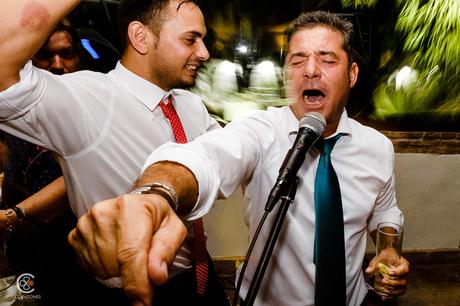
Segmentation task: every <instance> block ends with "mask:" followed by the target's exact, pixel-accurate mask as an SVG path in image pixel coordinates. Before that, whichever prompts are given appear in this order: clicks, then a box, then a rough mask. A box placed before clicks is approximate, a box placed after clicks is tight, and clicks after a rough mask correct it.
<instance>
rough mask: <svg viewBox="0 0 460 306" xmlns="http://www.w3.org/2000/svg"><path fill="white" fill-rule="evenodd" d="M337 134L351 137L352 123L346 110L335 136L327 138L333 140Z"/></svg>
mask: <svg viewBox="0 0 460 306" xmlns="http://www.w3.org/2000/svg"><path fill="white" fill-rule="evenodd" d="M337 134H342V135H349V136H351V128H350V122H349V120H348V114H347V111H346V110H345V109H344V110H343V112H342V115H341V116H340V120H339V125H338V126H337V130H335V132H334V134H332V135H331V136H329V137H327V138H332V137H334V136H335V135H337Z"/></svg>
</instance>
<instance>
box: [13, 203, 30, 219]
mask: <svg viewBox="0 0 460 306" xmlns="http://www.w3.org/2000/svg"><path fill="white" fill-rule="evenodd" d="M11 209H12V210H13V211H14V212H15V213H16V219H17V221H23V220H24V219H25V218H26V216H27V215H26V212H25V210H24V208H22V207H21V206H13V207H11Z"/></svg>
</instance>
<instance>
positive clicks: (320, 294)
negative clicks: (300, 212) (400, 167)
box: [314, 134, 346, 306]
mask: <svg viewBox="0 0 460 306" xmlns="http://www.w3.org/2000/svg"><path fill="white" fill-rule="evenodd" d="M341 136H342V134H338V135H337V136H335V137H333V138H330V139H325V140H324V141H323V143H322V145H323V147H322V152H321V156H320V159H319V163H318V169H317V171H316V179H315V215H316V222H315V249H314V263H315V264H316V277H315V306H341V305H346V280H345V243H344V233H343V211H342V197H341V195H340V186H339V181H338V179H337V174H336V173H335V171H334V168H333V167H332V163H331V151H332V148H333V147H334V145H335V143H336V141H337V140H338V139H339V138H340V137H341Z"/></svg>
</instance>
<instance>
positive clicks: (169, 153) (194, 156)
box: [142, 143, 219, 221]
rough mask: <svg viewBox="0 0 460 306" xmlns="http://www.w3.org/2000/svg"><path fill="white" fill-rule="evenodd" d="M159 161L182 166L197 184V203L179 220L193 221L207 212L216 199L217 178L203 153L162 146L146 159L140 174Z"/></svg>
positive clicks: (174, 145) (174, 144)
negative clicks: (193, 177)
mask: <svg viewBox="0 0 460 306" xmlns="http://www.w3.org/2000/svg"><path fill="white" fill-rule="evenodd" d="M159 161H172V162H176V163H179V164H182V165H183V166H185V167H187V168H188V169H189V170H190V171H191V172H192V173H193V175H194V176H195V178H196V180H197V182H198V199H197V203H196V205H195V206H194V208H193V209H192V211H191V212H189V213H188V214H186V215H183V216H181V218H182V219H183V220H184V221H193V220H196V219H199V218H201V217H202V216H204V215H205V214H206V213H207V212H209V210H210V209H211V207H212V205H213V204H214V201H215V200H216V198H217V192H218V186H219V176H218V175H217V174H216V171H215V169H214V168H213V166H212V165H211V161H210V160H208V159H207V158H206V155H205V153H204V152H199V151H195V150H191V149H189V148H188V147H187V144H177V143H167V144H163V145H161V146H160V147H158V148H157V149H156V150H155V151H154V152H153V153H152V154H151V155H150V156H149V157H148V158H147V160H146V162H145V164H144V166H143V167H142V172H144V171H145V170H146V169H147V168H148V167H149V166H151V165H152V164H154V163H156V162H159ZM179 205H180V203H179Z"/></svg>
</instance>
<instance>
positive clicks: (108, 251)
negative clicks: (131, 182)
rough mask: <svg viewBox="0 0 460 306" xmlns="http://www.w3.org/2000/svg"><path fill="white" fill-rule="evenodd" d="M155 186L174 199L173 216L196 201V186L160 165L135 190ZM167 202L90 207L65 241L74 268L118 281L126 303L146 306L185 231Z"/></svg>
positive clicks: (127, 200) (128, 200) (173, 167)
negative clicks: (77, 262) (76, 263)
mask: <svg viewBox="0 0 460 306" xmlns="http://www.w3.org/2000/svg"><path fill="white" fill-rule="evenodd" d="M153 182H158V183H161V184H164V185H167V186H169V187H171V188H172V189H173V190H174V191H175V193H176V194H177V198H178V201H179V209H178V212H177V214H179V215H181V214H186V213H187V212H189V211H190V210H191V209H192V208H193V206H194V205H195V202H196V200H197V195H198V183H197V182H196V179H195V177H194V175H193V174H192V172H190V170H188V168H186V167H184V166H182V165H179V164H175V163H171V162H160V163H156V164H153V165H152V166H150V167H149V168H148V169H147V170H146V171H145V172H144V174H143V175H142V177H141V178H140V179H139V180H138V181H137V182H136V184H135V188H136V187H140V186H143V185H145V184H149V183H153ZM177 214H176V213H175V212H174V211H173V210H172V208H171V207H170V206H169V204H168V201H167V200H166V199H165V198H163V197H162V196H160V195H157V194H142V195H123V196H120V197H118V198H115V199H111V200H107V201H103V202H99V203H96V204H95V205H94V206H93V208H92V209H91V210H90V211H89V212H88V213H87V214H85V215H83V216H82V217H81V218H80V219H79V220H78V224H77V227H76V229H74V230H73V231H72V232H71V233H70V235H69V241H70V244H71V245H72V246H73V248H74V249H75V250H76V251H77V254H78V256H79V260H80V263H81V264H82V266H83V267H85V268H86V269H87V270H88V271H90V272H91V273H93V274H94V275H96V276H98V277H100V278H102V279H108V278H111V277H116V276H121V277H122V279H123V286H124V290H125V292H126V294H127V295H128V297H129V298H130V299H131V300H132V301H133V303H134V302H142V304H143V305H150V304H151V303H152V292H153V291H152V286H151V284H154V285H158V284H163V283H165V282H166V281H167V279H168V266H169V265H171V264H172V262H173V261H174V258H175V256H176V254H177V252H178V251H179V249H180V247H181V245H182V243H183V241H184V239H185V237H186V235H187V230H186V228H185V226H184V224H183V223H182V221H181V220H180V219H179V217H178V216H177Z"/></svg>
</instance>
